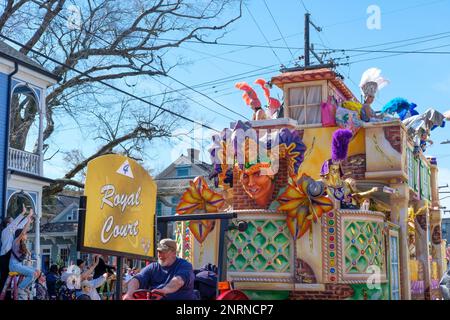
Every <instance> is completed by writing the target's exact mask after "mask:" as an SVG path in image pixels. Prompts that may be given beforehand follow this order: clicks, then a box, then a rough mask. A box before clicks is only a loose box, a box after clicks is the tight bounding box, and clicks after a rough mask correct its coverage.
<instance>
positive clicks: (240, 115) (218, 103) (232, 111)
mask: <svg viewBox="0 0 450 320" xmlns="http://www.w3.org/2000/svg"><path fill="white" fill-rule="evenodd" d="M57 16H59V17H60V18H62V19H64V20H66V21H69V19H68V18H66V17H65V16H63V15H61V14H60V13H58V14H57ZM84 31H85V32H86V33H87V34H90V35H92V36H94V37H96V38H97V39H99V40H101V41H103V42H104V43H106V44H107V45H109V46H111V45H112V44H111V43H109V42H108V41H106V40H105V39H103V38H101V37H100V36H98V35H97V34H94V33H92V32H89V31H87V30H84ZM135 59H136V60H138V61H139V62H141V63H143V64H147V63H146V62H145V61H143V60H142V59H139V58H137V57H135ZM148 67H150V68H151V69H153V70H155V71H157V72H159V70H158V69H156V68H155V67H153V66H151V65H148ZM165 76H167V77H168V78H170V79H172V80H173V81H175V82H177V83H179V84H180V85H182V86H184V87H186V88H187V89H189V90H192V91H194V92H196V93H198V94H200V95H202V96H204V97H206V98H207V99H208V100H210V101H212V102H214V103H215V104H217V105H219V106H221V107H222V108H224V109H226V110H228V111H230V112H231V113H234V114H236V115H237V116H239V117H242V118H243V119H245V120H250V119H248V118H246V117H244V116H243V115H242V114H239V113H237V112H235V111H234V110H232V109H230V108H228V107H227V106H225V105H223V104H222V103H220V102H218V101H216V100H214V99H212V98H211V97H208V96H207V95H205V94H204V93H202V92H199V91H197V90H195V89H193V88H192V87H190V86H189V85H187V84H185V83H184V82H182V81H180V80H178V79H176V78H174V77H173V76H171V75H169V74H166V75H165ZM157 82H159V83H160V84H161V85H163V86H166V87H167V88H169V89H171V90H172V88H171V87H170V86H168V85H166V84H165V83H163V82H160V81H159V80H157ZM190 100H191V101H193V100H192V99H190ZM194 102H195V103H197V102H196V101H194ZM202 106H203V105H202ZM203 107H204V106H203ZM207 109H208V110H211V109H209V108H207ZM216 113H217V112H216ZM227 118H228V119H231V118H229V117H227ZM233 120H234V119H233Z"/></svg>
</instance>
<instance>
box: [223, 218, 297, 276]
mask: <svg viewBox="0 0 450 320" xmlns="http://www.w3.org/2000/svg"><path fill="white" fill-rule="evenodd" d="M247 222H248V228H247V230H246V231H245V232H238V231H236V230H234V231H231V232H230V233H229V235H230V242H229V244H228V248H227V257H228V271H238V272H289V271H290V253H291V251H290V250H291V249H290V244H289V239H290V236H289V230H288V229H287V227H286V222H285V220H249V221H247Z"/></svg>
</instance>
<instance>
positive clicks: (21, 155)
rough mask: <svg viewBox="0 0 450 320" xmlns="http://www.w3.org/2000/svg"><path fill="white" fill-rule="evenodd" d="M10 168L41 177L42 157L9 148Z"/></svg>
mask: <svg viewBox="0 0 450 320" xmlns="http://www.w3.org/2000/svg"><path fill="white" fill-rule="evenodd" d="M8 168H9V169H13V170H17V171H22V172H26V173H32V174H35V175H40V174H41V172H40V171H41V169H40V168H41V166H40V157H39V155H37V154H34V153H31V152H27V151H23V150H17V149H14V148H9V162H8Z"/></svg>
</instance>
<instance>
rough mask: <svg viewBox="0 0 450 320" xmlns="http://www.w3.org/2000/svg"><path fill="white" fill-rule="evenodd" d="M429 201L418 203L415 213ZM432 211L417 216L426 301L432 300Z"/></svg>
mask: <svg viewBox="0 0 450 320" xmlns="http://www.w3.org/2000/svg"><path fill="white" fill-rule="evenodd" d="M427 203H428V201H426V200H422V201H419V202H418V205H417V208H415V211H417V210H419V208H422V207H423V206H425V205H427ZM429 221H430V211H429V210H428V209H427V210H426V211H425V213H423V214H422V215H418V216H416V219H415V225H416V257H417V260H419V261H420V263H421V264H422V266H423V280H424V287H425V300H431V272H430V270H431V267H430V259H429V257H430V250H429V246H428V244H429V243H430V242H429V241H428V239H429V238H430V227H429V226H430V223H429Z"/></svg>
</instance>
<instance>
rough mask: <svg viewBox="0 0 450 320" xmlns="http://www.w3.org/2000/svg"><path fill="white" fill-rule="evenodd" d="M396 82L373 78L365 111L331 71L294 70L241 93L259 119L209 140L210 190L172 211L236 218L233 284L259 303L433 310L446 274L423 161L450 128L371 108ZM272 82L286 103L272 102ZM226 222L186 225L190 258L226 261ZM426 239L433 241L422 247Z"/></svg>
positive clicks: (395, 103)
mask: <svg viewBox="0 0 450 320" xmlns="http://www.w3.org/2000/svg"><path fill="white" fill-rule="evenodd" d="M387 83H388V82H387V81H386V80H385V79H384V78H383V77H381V76H380V71H379V70H378V69H375V68H372V69H369V70H368V71H367V72H365V73H364V75H363V77H362V79H361V84H360V87H361V91H362V93H363V95H364V99H363V103H360V102H358V99H357V98H356V97H355V96H354V94H353V93H352V92H351V91H350V90H349V89H348V87H347V86H346V85H345V83H344V82H343V81H342V80H341V78H340V77H339V76H338V74H336V73H335V72H334V71H333V70H332V69H328V68H310V69H308V70H303V69H298V70H296V69H292V70H286V72H284V73H282V74H280V75H279V76H276V77H274V78H272V79H271V81H270V84H267V83H265V81H264V80H261V79H259V80H257V81H256V84H258V85H260V86H261V87H262V89H263V91H264V95H265V97H266V100H267V110H264V109H263V107H262V103H261V101H260V100H259V99H258V96H257V94H256V92H255V90H254V89H253V88H252V87H251V86H250V85H249V84H246V83H238V84H237V85H236V87H237V88H238V89H240V90H243V91H244V96H243V97H244V101H245V103H246V104H247V105H248V106H249V107H251V108H252V109H253V111H254V116H253V121H250V122H245V123H244V122H240V121H239V122H236V123H232V124H231V125H230V127H229V128H225V129H224V130H223V131H222V132H221V133H220V134H217V135H215V136H213V138H212V146H211V149H210V153H211V160H212V164H213V168H214V169H213V172H212V174H211V177H210V178H211V179H214V182H215V186H216V189H211V188H209V187H208V184H207V183H206V181H205V180H204V178H202V177H198V178H196V179H195V180H194V181H192V182H191V184H190V187H189V188H188V189H187V190H186V192H185V193H184V194H183V196H182V198H181V200H180V203H179V204H178V206H177V214H179V215H188V214H196V213H197V214H198V213H209V214H211V215H213V214H215V213H218V212H232V213H235V214H236V215H237V218H236V219H235V222H236V221H245V222H246V223H247V226H248V227H247V229H246V230H245V231H239V230H231V231H229V232H228V233H227V236H226V240H227V241H226V246H225V249H224V250H226V252H225V253H223V255H225V257H226V271H224V272H225V274H226V279H227V280H228V281H230V282H231V283H232V284H233V286H234V288H235V289H238V290H241V291H243V292H244V293H245V294H246V295H247V296H248V297H250V298H251V299H356V300H363V299H385V300H388V299H434V298H439V292H438V290H436V289H437V281H438V279H439V278H440V277H441V275H442V274H443V272H444V271H445V270H446V263H445V254H444V253H443V251H444V246H445V245H444V244H443V242H442V240H441V237H440V223H441V217H440V210H439V199H438V191H437V190H438V188H437V181H438V179H437V174H438V169H437V161H436V159H435V158H427V157H426V156H425V155H424V152H425V150H426V146H427V144H428V143H429V142H430V141H429V136H430V133H431V130H433V129H435V128H436V127H440V126H443V124H445V122H444V120H445V118H444V116H443V115H442V114H440V113H439V112H437V111H436V110H433V109H430V110H428V111H427V112H426V113H424V114H418V112H417V111H416V110H415V108H416V105H415V104H413V103H410V102H408V101H407V100H406V99H403V98H396V99H393V100H392V101H390V102H389V103H388V104H387V105H386V106H385V107H384V108H383V110H382V113H377V112H374V110H373V109H372V108H371V104H372V103H373V101H374V99H375V97H376V92H377V91H378V90H379V89H381V88H382V87H383V86H384V85H386V84H387ZM271 85H275V86H277V87H278V88H280V89H281V90H282V91H283V94H284V99H283V101H281V102H280V101H278V100H277V99H274V98H273V97H271V96H270V91H269V88H270V86H271ZM219 223H221V222H220V221H216V222H214V221H212V220H208V221H206V220H205V221H191V222H188V221H184V222H180V223H178V227H177V241H178V245H179V249H180V252H181V255H182V257H184V258H186V259H188V260H189V261H191V262H192V264H193V265H194V268H199V267H201V266H202V265H204V264H206V263H214V264H218V263H219V261H218V256H219V252H217V251H218V248H219V241H220V239H219V231H218V230H219V228H218V227H217V226H216V224H219ZM428 239H431V242H430V241H429V240H428Z"/></svg>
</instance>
